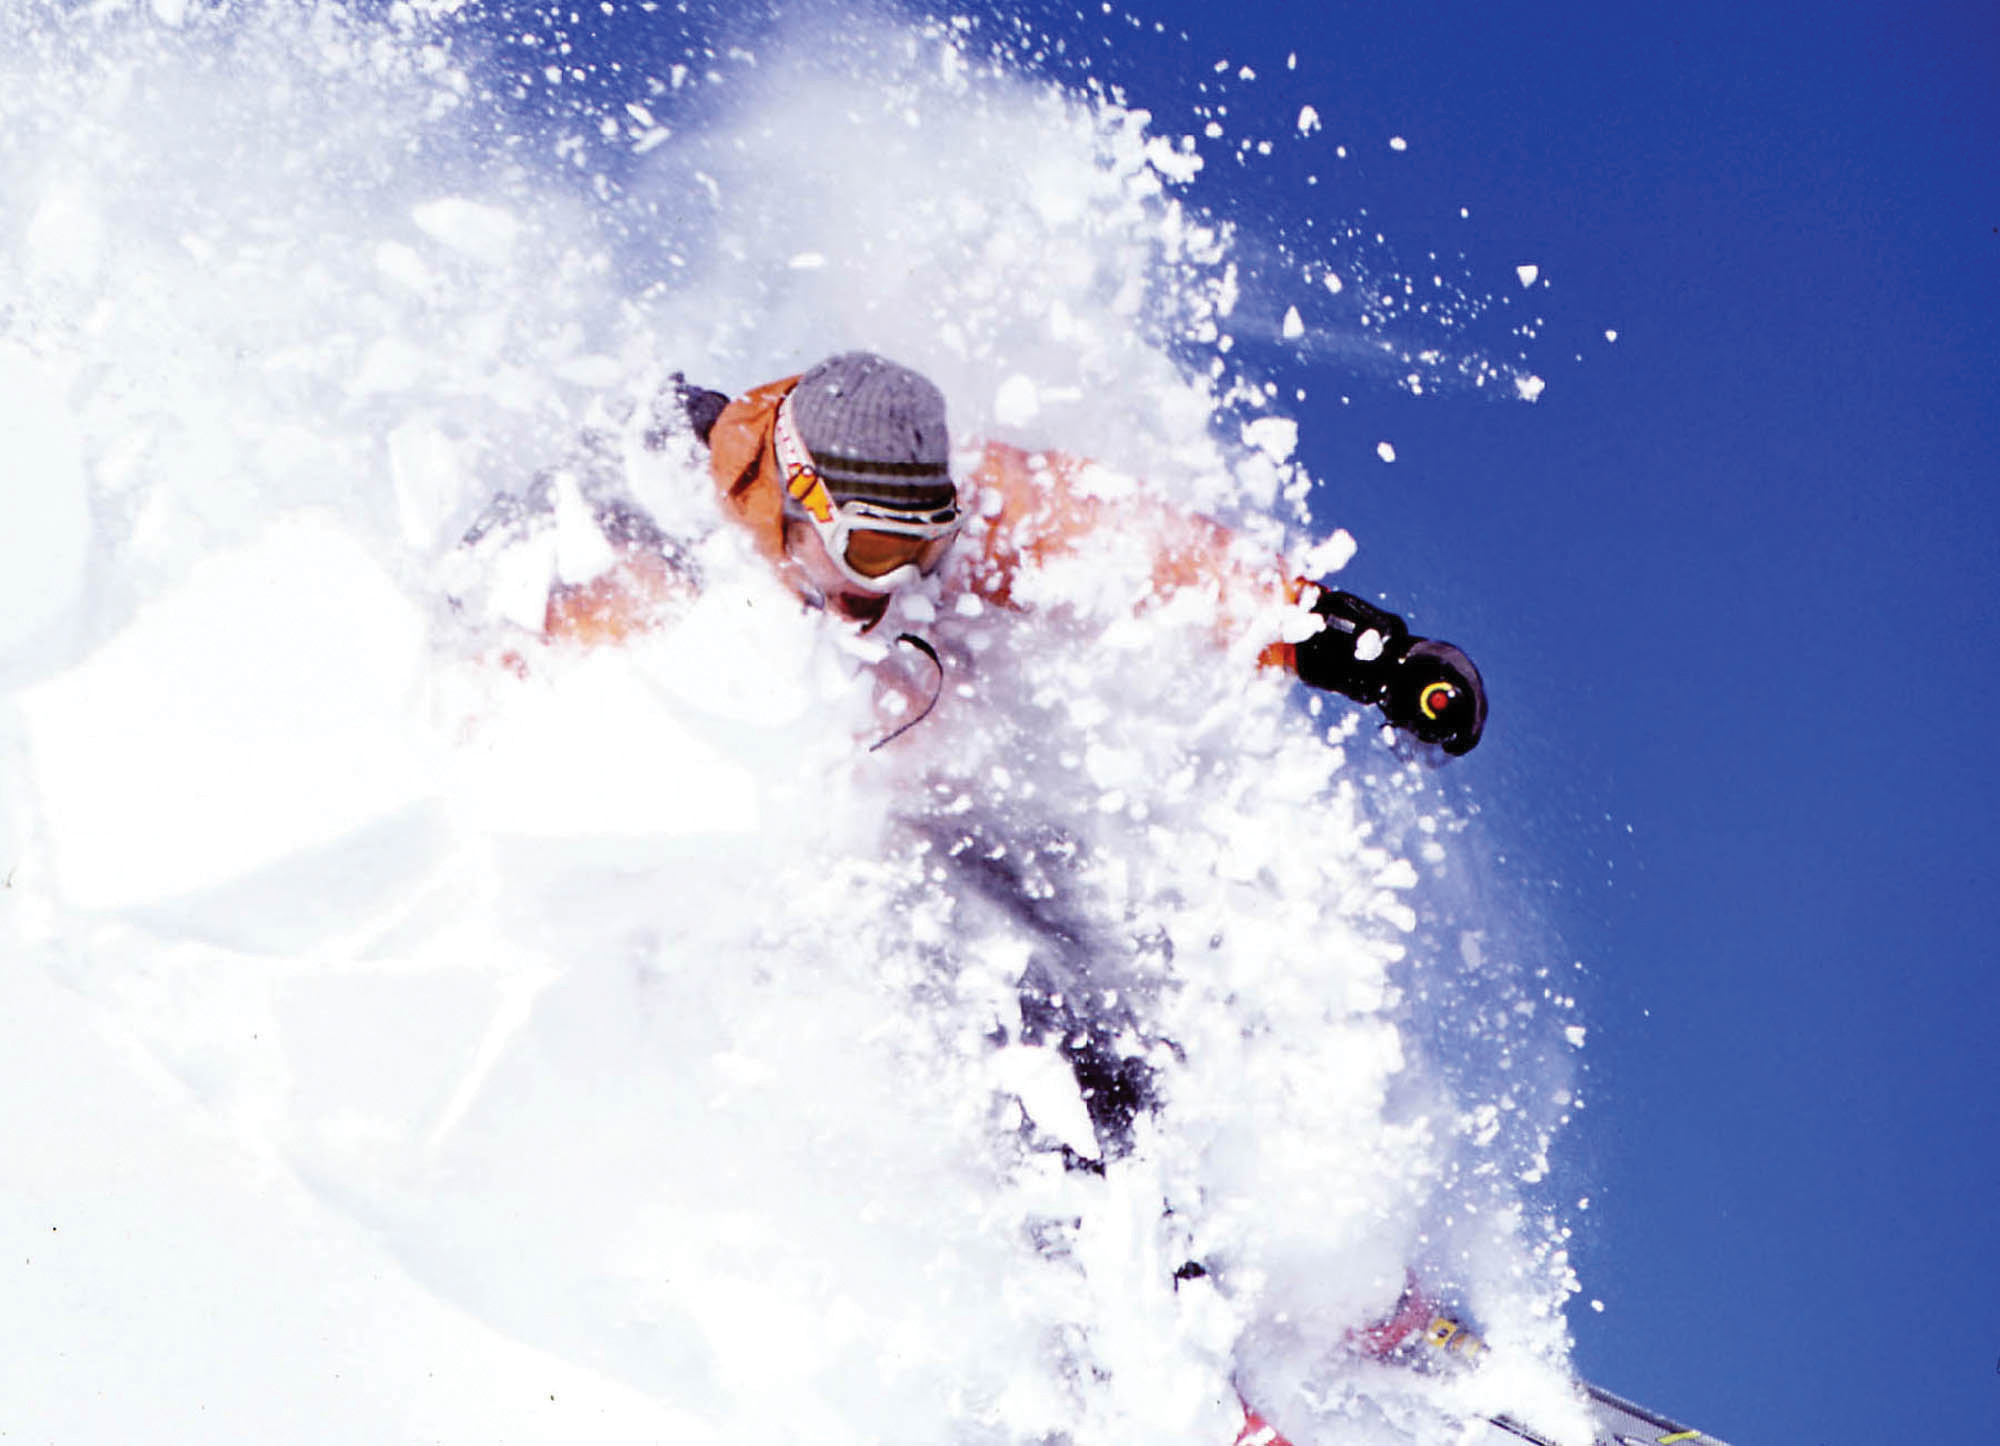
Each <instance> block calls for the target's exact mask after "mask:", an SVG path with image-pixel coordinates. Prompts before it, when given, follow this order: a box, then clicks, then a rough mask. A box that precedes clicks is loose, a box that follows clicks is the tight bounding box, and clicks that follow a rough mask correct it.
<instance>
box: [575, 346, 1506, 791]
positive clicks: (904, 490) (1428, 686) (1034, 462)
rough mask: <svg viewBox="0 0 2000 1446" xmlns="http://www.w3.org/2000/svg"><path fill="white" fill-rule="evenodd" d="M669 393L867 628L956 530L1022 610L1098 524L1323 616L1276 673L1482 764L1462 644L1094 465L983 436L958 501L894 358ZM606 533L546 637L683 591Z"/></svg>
mask: <svg viewBox="0 0 2000 1446" xmlns="http://www.w3.org/2000/svg"><path fill="white" fill-rule="evenodd" d="M668 400H669V405H670V407H672V408H673V409H675V410H678V411H679V412H680V414H681V416H682V417H684V419H685V421H686V423H687V424H688V425H689V426H690V427H691V428H692V429H693V431H694V435H695V436H696V437H697V438H698V439H699V440H700V441H701V442H702V443H703V444H704V445H705V446H707V447H708V449H709V457H710V468H711V471H712V473H713V475H714V478H715V483H716V486H717V488H718V489H719V491H720V493H721V496H722V500H723V503H724V510H725V511H726V512H727V513H728V514H729V515H730V516H732V517H733V518H735V519H736V520H737V521H738V522H740V523H741V524H742V525H743V526H744V527H746V528H748V529H749V531H750V533H751V536H752V538H753V539H754V540H755V543H756V545H757V547H758V549H759V551H761V552H762V553H763V554H764V556H765V557H766V558H767V559H769V561H770V562H771V564H772V566H773V567H774V568H776V569H777V571H778V573H779V574H780V575H781V576H782V577H783V578H784V579H785V580H786V581H787V582H788V583H789V584H790V585H791V586H792V588H793V589H794V590H795V591H797V592H798V593H799V594H800V595H801V596H802V597H804V598H806V599H807V600H808V601H809V602H811V603H814V604H816V605H819V606H823V607H826V608H828V609H829V610H831V611H834V612H836V613H839V614H840V615H842V616H845V617H847V618H849V619H851V620H853V621H854V622H855V623H857V624H859V626H860V627H861V628H862V629H863V630H866V629H869V628H872V627H874V626H875V625H876V624H877V623H879V622H880V621H881V619H882V617H883V615H884V613H885V612H886V611H887V608H888V605H889V601H890V598H891V597H892V596H893V595H894V594H895V593H896V591H897V590H898V589H900V588H902V587H905V586H907V585H908V584H910V583H911V582H913V581H915V580H916V579H917V578H919V577H924V576H928V575H930V574H932V573H935V572H937V571H938V569H939V568H940V567H942V566H943V565H944V564H945V561H946V559H947V557H948V556H949V554H950V553H951V551H952V549H953V546H954V543H955V542H957V541H958V540H959V539H960V538H961V537H968V536H969V538H970V540H971V541H972V542H973V544H974V546H975V547H976V549H977V551H976V554H975V556H974V558H973V559H972V561H971V563H970V565H969V566H967V567H965V568H963V569H962V570H961V572H960V573H959V574H957V575H955V578H954V581H957V582H960V583H961V584H962V585H963V586H964V587H965V588H967V589H969V590H970V591H971V592H972V593H974V594H975V595H977V596H979V597H980V598H981V599H982V600H984V601H985V602H987V603H990V604H993V605H995V606H998V607H1002V608H1017V607H1018V605H1017V604H1016V603H1015V602H1014V599H1013V596H1012V594H1013V588H1014V583H1015V581H1016V578H1017V576H1018V574H1019V573H1020V571H1021V570H1022V568H1023V567H1025V566H1029V565H1032V564H1037V563H1042V562H1046V561H1048V560H1050V559H1052V558H1054V557H1057V556H1060V555H1061V554H1063V553H1064V552H1067V551H1069V550H1071V549H1073V548H1074V547H1075V546H1076V544H1077V543H1078V542H1079V541H1080V540H1081V539H1082V537H1083V536H1084V535H1086V534H1087V533H1088V532H1090V531H1091V530H1092V529H1094V528H1098V527H1109V526H1117V527H1120V528H1130V527H1134V526H1137V527H1143V528H1147V529H1150V531H1151V533H1152V534H1153V536H1154V538H1155V539H1156V542H1157V548H1158V560H1157V564H1156V566H1155V569H1154V576H1153V582H1154V590H1155V593H1156V594H1157V595H1160V596H1165V595H1168V594H1171V593H1172V592H1173V591H1175V590H1177V589H1178V588H1181V587H1187V586H1208V585H1215V584H1219V585H1220V586H1221V591H1222V597H1223V604H1224V608H1225V612H1230V611H1238V612H1241V611H1247V610H1248V609H1249V608H1250V607H1252V606H1256V605H1259V604H1262V603H1264V602H1267V601H1269V600H1272V599H1275V598H1279V597H1282V598H1283V599H1284V600H1285V601H1287V602H1289V603H1291V604H1293V605H1295V606H1299V607H1303V608H1305V609H1307V610H1309V611H1310V612H1311V613H1312V614H1314V615H1315V616H1316V617H1317V618H1318V619H1319V620H1320V624H1321V626H1320V627H1319V629H1318V630H1317V631H1315V632H1313V633H1312V634H1311V636H1309V637H1306V638H1305V639H1304V640H1302V641H1299V642H1296V643H1288V642H1283V641H1279V640H1273V641H1272V642H1271V643H1270V644H1269V645H1268V646H1266V647H1265V649H1264V650H1263V653H1262V655H1261V661H1262V662H1263V663H1264V664H1266V665H1270V666H1278V667H1283V668H1286V669H1288V670H1289V671H1291V672H1292V673H1294V674H1295V675H1296V676H1297V677H1298V678H1299V680H1300V681H1301V682H1303V683H1305V684H1307V685H1308V686H1310V687H1314V688H1319V689H1322V690H1326V691H1331V692H1337V693H1341V694H1344V695H1345V696H1347V697H1349V698H1352V699H1354V700H1355V701H1356V702H1359V703H1363V704H1368V705H1373V706H1375V707H1378V708H1380V709H1381V710H1382V713H1383V715H1384V717H1386V718H1387V720H1388V721H1389V723H1391V724H1392V725H1393V726H1395V727H1396V728H1399V729H1402V730H1403V731H1405V732H1407V733H1409V734H1411V735H1413V736H1414V737H1416V738H1418V739H1421V740H1422V741H1424V742H1426V743H1432V744H1436V745H1438V746H1440V747H1441V748H1442V749H1443V751H1444V752H1446V753H1448V754H1463V753H1466V752H1468V751H1470V750H1471V749H1472V748H1473V746H1474V745H1476V744H1477V743H1478V742H1479V739H1480V735H1481V733H1482V731H1483V730H1484V728H1485V724H1486V693H1485V688H1484V685H1483V683H1482V682H1481V680H1480V676H1479V670H1478V669H1477V668H1476V667H1474V666H1473V664H1472V661H1471V659H1469V658H1468V657H1466V655H1465V654H1464V653H1462V652H1460V651H1459V650H1458V649H1457V648H1455V647H1453V646H1451V645H1450V644H1448V643H1442V642H1437V641H1434V640H1432V639H1429V638H1422V637H1417V636H1414V635H1413V634H1412V633H1411V632H1410V630H1409V628H1408V627H1407V626H1406V625H1405V623H1404V622H1403V620H1402V619H1401V618H1399V617H1397V616H1396V615H1395V614H1394V613H1391V612H1389V611H1387V610H1385V609H1383V608H1380V607H1377V606H1375V605H1374V604H1372V603H1369V602H1367V601H1364V600H1363V599H1361V598H1359V597H1356V596H1354V595H1353V594H1352V593H1348V592H1343V591H1340V590H1338V589H1334V588H1329V587H1326V586H1323V585H1320V584H1316V583H1313V582H1310V581H1307V580H1306V579H1303V578H1295V579H1288V578H1286V577H1285V576H1284V575H1283V574H1282V573H1281V572H1280V571H1278V570H1277V569H1276V568H1270V569H1265V570H1261V571H1260V570H1255V569H1252V568H1249V567H1247V566H1246V565H1245V564H1244V563H1243V562H1242V561H1240V560H1239V559H1238V558H1237V557H1235V556H1234V555H1233V554H1232V551H1231V548H1230V536H1229V534H1228V532H1227V531H1226V530H1225V529H1224V528H1222V527H1220V526H1219V525H1217V524H1215V523H1213V522H1210V521H1208V520H1207V519H1206V518H1202V517H1198V516H1195V515H1193V514H1189V513H1182V512H1176V511H1174V510H1173V509H1171V508H1169V507H1168V506H1166V505H1165V504H1163V503H1160V502H1158V501H1149V500H1139V501H1133V502H1127V503H1123V504H1120V505H1119V506H1116V507H1114V506H1113V505H1112V504H1110V503H1107V502H1104V501H1102V500H1101V499H1099V498H1097V497H1094V496H1092V495H1090V494H1089V493H1088V492H1087V491H1085V490H1084V489H1083V488H1082V487H1081V486H1080V485H1079V483H1080V479H1081V474H1082V473H1083V471H1084V466H1085V464H1083V463H1080V462H1078V461H1076V460H1075V459H1072V458H1069V457H1065V456H1063V455H1061V454H1059V453H1052V452H1038V453H1030V452H1026V451H1023V450H1022V449H1020V448H1017V447H1012V446H1008V445H1006V444H1003V443H988V444H987V445H986V447H985V449H984V453H983V456H982V458H981V461H980V464H979V465H978V467H977V468H976V469H974V471H973V472H972V474H971V476H970V477H968V478H967V479H966V485H965V487H964V489H963V492H962V493H961V489H960V488H959V487H958V486H957V485H956V484H955V483H954V481H953V479H952V477H951V474H950V470H949V465H948V464H949V457H950V442H949V434H948V432H947V429H946V425H945V403H944V397H943V395H942V394H941V393H940V392H939V391H938V389H937V387H936V386H934V385H933V384H932V383H931V382H930V381H929V380H927V379H926V378H924V377H923V376H921V375H919V374H918V373H916V372H914V371H912V370H910V369H909V368H908V367H904V366H900V365H898V364H897V363H895V362H892V361H889V360H887V359H886V358H883V357H880V356H877V355H874V354H873V353H870V352H859V351H857V352H846V353H843V354H841V355H838V356H834V357H829V358H828V359H827V360H825V361H822V362H821V363H819V364H818V365H817V366H815V367H813V368H811V369H810V370H808V371H806V372H804V373H802V374H801V375H798V376H794V377H786V378H783V379H781V380H779V381H775V382H770V383H767V384H765V385H763V386H760V387H757V388H755V389H753V390H751V391H749V392H747V393H745V394H744V395H743V396H741V397H738V398H735V399H734V400H731V399H730V398H728V397H726V396H724V395H723V394H722V393H720V392H715V391H709V390H706V389H704V388H699V387H693V386H689V385H687V384H686V383H685V382H682V381H680V380H679V378H676V385H675V391H674V393H673V395H672V396H671V398H670V399H668ZM665 436H666V432H665V430H664V429H663V430H662V431H659V432H656V433H655V434H653V436H652V437H651V438H649V441H652V442H653V443H654V444H656V445H660V444H663V443H664V440H665ZM599 523H600V526H601V528H602V530H603V532H604V534H605V536H606V539H607V540H608V541H609V542H611V543H612V544H613V546H614V548H615V549H616V550H617V551H618V553H619V554H620V562H619V564H618V566H617V567H615V568H614V569H612V570H611V571H609V572H607V573H606V574H605V575H604V576H602V577H600V578H598V579H594V580H592V581H591V582H589V583H586V584H582V585H574V586H568V587H561V586H559V587H558V588H557V589H556V590H555V592H554V594H553V595H552V597H551V599H550V605H549V609H548V614H547V619H546V622H545V630H546V631H547V632H548V633H549V634H550V635H551V636H562V637H569V638H574V639H578V640H581V641H586V642H588V641H610V640H616V639H617V638H620V637H623V636H625V635H627V634H629V633H630V632H632V631H635V630H638V629H640V628H643V627H645V626H647V622H648V618H649V616H650V615H651V614H652V612H653V611H654V610H655V609H656V607H657V605H658V604H659V603H660V601H661V600H662V598H663V597H664V596H666V595H669V594H671V593H672V592H673V591H674V589H675V588H676V587H677V586H679V585H680V579H679V573H678V570H677V569H676V568H674V567H672V566H662V560H661V557H660V556H659V551H660V548H661V547H662V545H663V539H661V538H660V536H659V533H658V529H657V528H652V527H650V526H649V525H647V524H646V522H645V521H644V519H643V518H641V517H637V516H635V515H634V513H633V511H632V509H631V508H630V507H629V505H626V504H622V503H617V504H609V505H607V506H600V509H599ZM1232 605H1233V607H1232Z"/></svg>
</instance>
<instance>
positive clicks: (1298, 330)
mask: <svg viewBox="0 0 2000 1446" xmlns="http://www.w3.org/2000/svg"><path fill="white" fill-rule="evenodd" d="M1283 331H1284V334H1285V340H1286V341H1296V340H1298V338H1300V337H1302V336H1304V335H1305V334H1306V324H1305V322H1304V321H1303V320H1301V319H1300V317H1299V309H1298V308H1297V307H1296V306H1288V307H1286V308H1285V324H1284V327H1283Z"/></svg>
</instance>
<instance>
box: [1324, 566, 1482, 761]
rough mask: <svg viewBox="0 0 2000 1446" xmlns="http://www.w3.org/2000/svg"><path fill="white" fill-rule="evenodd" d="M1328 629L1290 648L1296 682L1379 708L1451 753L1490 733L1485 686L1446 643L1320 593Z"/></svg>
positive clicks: (1346, 595)
mask: <svg viewBox="0 0 2000 1446" xmlns="http://www.w3.org/2000/svg"><path fill="white" fill-rule="evenodd" d="M1313 611H1314V612H1316V613H1318V614H1319V615H1320V616H1321V617H1322V618H1324V619H1326V626H1325V627H1323V628H1322V629H1320V631H1318V632H1317V633H1314V634H1313V635H1312V636H1311V637H1309V638H1307V639H1306V640H1305V641H1303V642H1301V643H1298V644H1297V645H1296V646H1295V647H1294V648H1293V658H1294V660H1295V666H1296V668H1297V670H1298V675H1299V681H1301V682H1303V683H1306V684H1308V685H1309V686H1311V687H1314V688H1325V689H1327V690H1328V691H1330V692H1335V693H1344V694H1346V695H1347V696H1348V697H1350V698H1352V699H1354V701H1355V702H1357V703H1367V704H1371V705H1373V706H1376V707H1379V708H1380V709H1381V710H1382V713H1383V716H1385V717H1386V718H1387V719H1388V720H1389V722H1390V723H1391V724H1392V725H1394V726H1395V727H1397V728H1401V729H1403V730H1404V731H1405V732H1407V733H1411V734H1414V735H1415V736H1416V737H1418V738H1420V739H1422V740H1423V741H1424V742H1426V743H1436V744H1438V745H1439V746H1441V747H1442V748H1443V749H1444V751H1445V752H1447V753H1450V754H1460V753H1469V752H1471V751H1472V747H1473V745H1474V744H1476V743H1478V742H1479V735H1480V734H1481V733H1482V732H1484V731H1485V728H1486V687H1485V684H1484V683H1483V682H1482V681H1481V680H1480V677H1479V669H1478V668H1476V667H1474V666H1473V663H1472V659H1470V658H1468V657H1466V655H1465V654H1464V653H1462V652H1460V651H1459V650H1458V649H1457V648H1454V647H1453V646H1452V645H1451V644H1449V643H1439V642H1433V641H1432V640H1431V639H1429V638H1416V637H1412V636H1410V630H1409V627H1408V626H1407V625H1406V624H1405V623H1404V622H1403V620H1402V619H1401V618H1399V617H1397V616H1396V615H1395V614H1394V613H1392V612H1389V611H1388V610H1387V609H1385V608H1379V607H1376V606H1375V605H1374V604H1373V603H1371V602H1368V601H1366V600H1364V599H1362V598H1358V597H1356V596H1355V595H1354V594H1353V593H1350V592H1337V591H1335V590H1333V589H1331V588H1321V589H1320V593H1319V596H1318V597H1317V598H1316V599H1314V601H1313Z"/></svg>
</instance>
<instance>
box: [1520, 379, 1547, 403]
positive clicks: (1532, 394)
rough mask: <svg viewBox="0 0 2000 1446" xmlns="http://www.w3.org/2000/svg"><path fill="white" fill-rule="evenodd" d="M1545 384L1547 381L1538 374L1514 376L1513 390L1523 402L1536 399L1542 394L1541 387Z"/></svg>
mask: <svg viewBox="0 0 2000 1446" xmlns="http://www.w3.org/2000/svg"><path fill="white" fill-rule="evenodd" d="M1547 385H1548V383H1547V382H1545V381H1543V380H1542V379H1541V378H1540V377H1538V376H1520V377H1515V378H1514V391H1515V392H1516V393H1517V394H1518V395H1519V396H1520V398H1521V400H1522V401H1524V402H1532V401H1535V400H1537V399H1538V398H1539V397H1540V396H1541V395H1542V389H1543V388H1544V387H1546V386H1547Z"/></svg>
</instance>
